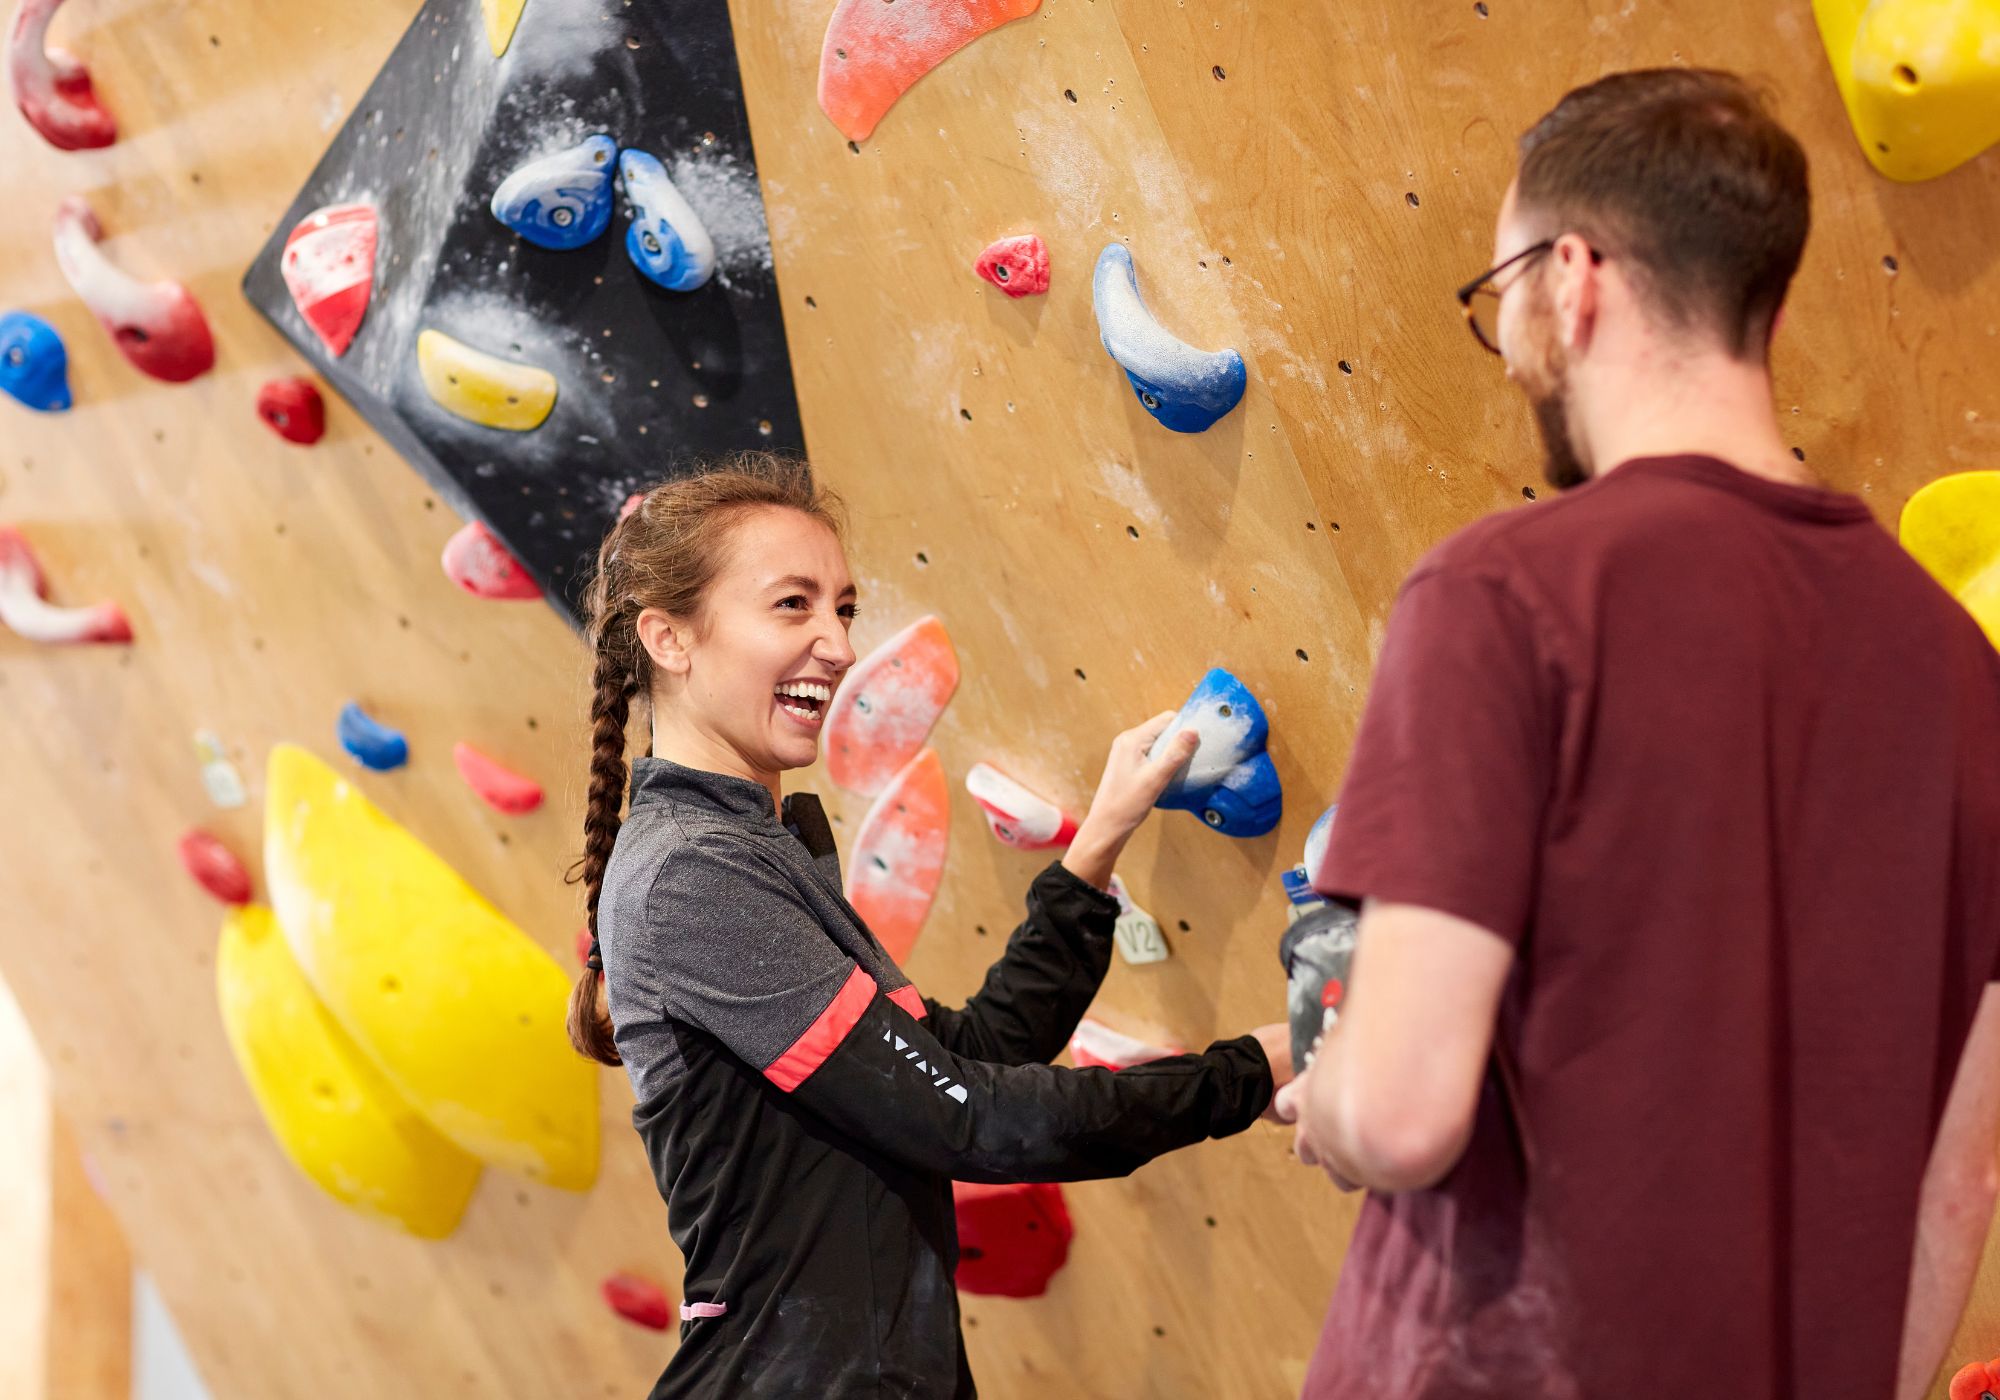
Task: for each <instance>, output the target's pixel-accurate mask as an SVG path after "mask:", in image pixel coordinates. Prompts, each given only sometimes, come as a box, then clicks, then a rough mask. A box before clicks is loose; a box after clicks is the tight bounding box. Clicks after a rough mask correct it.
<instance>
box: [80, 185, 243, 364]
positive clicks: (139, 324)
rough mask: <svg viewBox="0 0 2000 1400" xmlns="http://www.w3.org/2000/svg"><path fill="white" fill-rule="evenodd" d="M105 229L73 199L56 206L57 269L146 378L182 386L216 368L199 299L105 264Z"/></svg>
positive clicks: (174, 284) (179, 287)
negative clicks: (99, 245)
mask: <svg viewBox="0 0 2000 1400" xmlns="http://www.w3.org/2000/svg"><path fill="white" fill-rule="evenodd" d="M103 237H104V228H103V225H101V224H99V223H98V221H97V215H96V214H94V213H92V212H91V209H90V206H89V205H88V204H86V203H84V201H83V200H82V198H81V197H79V196H77V195H71V196H69V197H68V198H67V199H65V200H63V202H62V203H61V204H59V205H57V206H56V233H55V245H56V266H58V267H60V268H61V269H62V275H63V278H64V280H66V281H67V282H68V283H69V285H70V289H71V290H72V291H74V292H75V293H76V294H77V297H78V298H79V299H80V300H81V301H82V302H83V304H84V305H85V306H87V307H89V308H90V310H91V314H92V315H94V316H96V317H97V319H98V321H99V323H100V324H102V325H103V327H104V329H105V330H106V331H108V332H110V334H111V339H112V340H113V341H114V342H116V343H117V346H118V349H119V352H120V353H121V354H123V355H124V356H125V358H126V359H128V360H130V361H131V362H132V365H133V367H134V368H135V369H137V370H139V371H140V372H141V373H142V374H150V375H152V376H153V378H155V379H164V380H166V381H167V382H168V383H169V384H179V383H182V382H184V381H186V380H189V379H193V378H195V377H196V376H198V375H203V374H206V373H208V371H209V370H210V369H212V368H213V367H214V365H215V337H214V336H212V335H210V334H209V330H208V318H207V317H205V316H203V315H202V314H201V307H200V305H199V304H198V303H197V302H196V301H195V299H194V295H193V293H191V292H189V291H188V289H187V288H186V287H183V286H182V285H181V284H180V283H178V282H169V281H160V282H141V281H140V280H139V279H138V278H136V277H134V276H132V275H131V274H130V273H128V272H125V271H122V270H121V269H119V268H118V267H117V266H115V265H114V264H113V263H112V261H111V260H110V259H109V258H107V257H105V256H104V250H103V249H102V248H100V247H98V246H97V245H98V240H99V239H101V238H103Z"/></svg>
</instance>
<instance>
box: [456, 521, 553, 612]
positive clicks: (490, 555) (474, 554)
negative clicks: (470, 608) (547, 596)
mask: <svg viewBox="0 0 2000 1400" xmlns="http://www.w3.org/2000/svg"><path fill="white" fill-rule="evenodd" d="M444 572H445V577H446V578H448V579H450V580H451V581H452V582H453V583H455V584H457V585H458V586H459V587H460V588H463V589H464V590H465V591H466V592H467V593H471V594H474V595H476V596H478V597H481V598H539V597H541V596H542V590H541V588H540V587H539V586H538V585H537V584H536V583H535V581H534V579H532V578H530V577H529V576H528V571H527V570H526V569H524V568H523V567H521V561H520V560H518V559H516V558H515V557H514V556H513V555H511V554H509V553H508V552H507V546H506V545H504V544H502V543H500V541H499V540H498V539H496V538H495V537H494V534H493V532H492V531H491V530H489V529H487V528H486V526H485V525H483V524H482V523H480V522H479V521H477V520H474V521H471V522H469V523H468V524H467V525H466V526H465V528H464V529H462V530H460V531H459V532H458V533H457V534H455V535H453V536H452V537H451V538H450V539H448V540H446V541H445V542H444Z"/></svg>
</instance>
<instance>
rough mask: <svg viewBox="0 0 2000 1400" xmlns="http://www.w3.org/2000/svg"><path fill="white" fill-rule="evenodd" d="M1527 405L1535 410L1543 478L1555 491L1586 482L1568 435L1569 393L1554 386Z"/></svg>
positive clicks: (1587, 477) (1586, 473) (1586, 470)
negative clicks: (1539, 438) (1539, 433)
mask: <svg viewBox="0 0 2000 1400" xmlns="http://www.w3.org/2000/svg"><path fill="white" fill-rule="evenodd" d="M1528 402H1529V406H1530V407H1532V408H1533V409H1534V410H1535V426H1536V427H1538V428H1540V429H1541V431H1542V477H1543V479H1544V480H1546V481H1547V482H1548V483H1549V485H1551V486H1553V487H1555V488H1556V490H1558V491H1567V490H1569V489H1570V488H1571V487H1572V486H1581V485H1583V483H1584V482H1586V481H1588V480H1590V470H1589V468H1587V467H1585V466H1584V465H1583V459H1582V458H1581V457H1579V456H1578V455H1577V452H1576V443H1575V441H1574V440H1573V439H1572V438H1571V437H1570V435H1569V391H1568V390H1567V389H1566V388H1564V387H1563V386H1562V385H1561V384H1558V385H1556V387H1554V388H1552V389H1550V390H1548V391H1547V392H1546V393H1544V394H1542V395H1541V396H1540V397H1537V398H1530V399H1529V401H1528Z"/></svg>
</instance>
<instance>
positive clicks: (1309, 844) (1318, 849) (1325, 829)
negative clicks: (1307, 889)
mask: <svg viewBox="0 0 2000 1400" xmlns="http://www.w3.org/2000/svg"><path fill="white" fill-rule="evenodd" d="M1339 810H1340V804H1339V803H1338V802H1336V803H1334V804H1333V805H1332V806H1331V807H1329V808H1327V809H1326V810H1325V811H1324V812H1321V813H1320V814H1319V820H1318V821H1316V822H1314V823H1313V824H1312V830H1311V831H1308V832H1307V833H1306V860H1305V869H1306V878H1307V879H1310V880H1317V879H1318V878H1319V868H1320V866H1322V865H1324V864H1325V863H1326V848H1327V846H1328V844H1329V843H1330V842H1332V840H1333V814H1334V813H1335V812H1338V811H1339Z"/></svg>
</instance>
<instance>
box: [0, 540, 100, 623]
mask: <svg viewBox="0 0 2000 1400" xmlns="http://www.w3.org/2000/svg"><path fill="white" fill-rule="evenodd" d="M48 592H49V590H48V584H47V582H46V581H45V580H44V579H43V578H42V566H41V565H40V564H38V563H37V562H35V552H34V551H33V550H32V549H29V548H28V542H27V541H26V540H24V539H22V538H21V534H20V532H19V531H18V530H15V529H13V528H11V527H9V526H0V624H5V626H6V627H7V628H8V629H9V630H11V631H13V632H15V633H18V634H19V635H20V636H23V637H26V638H27V639H28V640H29V641H31V642H129V641H131V640H132V624H131V623H130V622H127V621H126V620H125V613H124V610H123V609H122V608H120V607H119V606H118V605H117V604H116V603H98V604H95V605H94V606H91V607H87V608H58V607H52V606H50V605H49V603H48V602H47V601H45V600H46V599H47V597H48Z"/></svg>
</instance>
